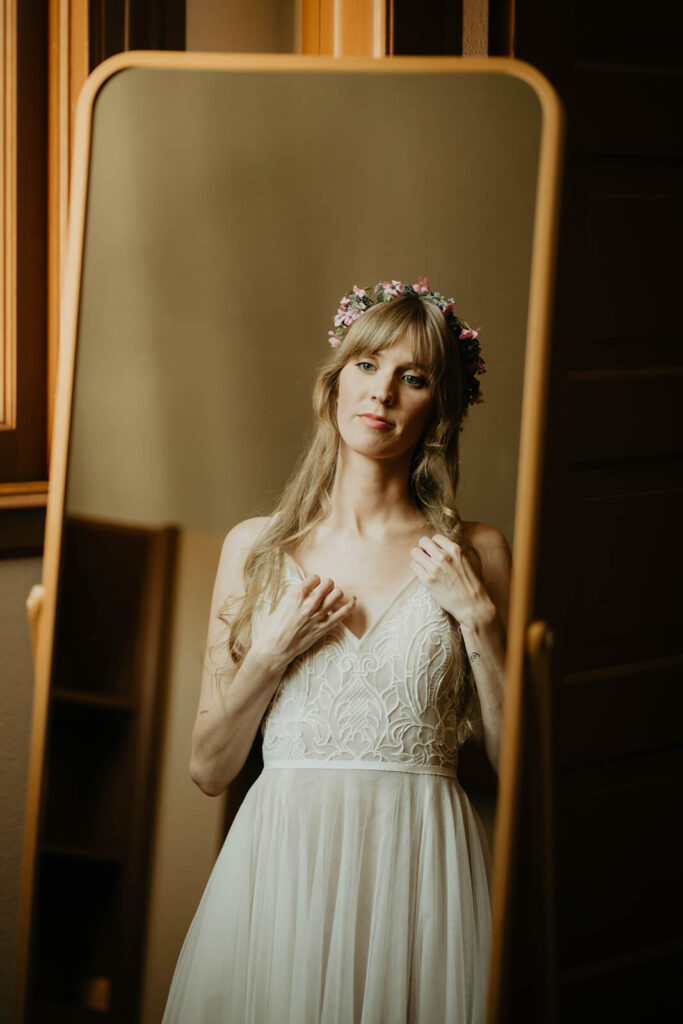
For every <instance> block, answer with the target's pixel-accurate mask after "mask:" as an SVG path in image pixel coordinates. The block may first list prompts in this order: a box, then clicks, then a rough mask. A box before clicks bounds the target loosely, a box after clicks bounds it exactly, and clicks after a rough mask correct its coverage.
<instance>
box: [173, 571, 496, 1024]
mask: <svg viewBox="0 0 683 1024" xmlns="http://www.w3.org/2000/svg"><path fill="white" fill-rule="evenodd" d="M303 575H304V574H303V571H302V570H301V568H300V567H299V566H298V564H297V563H296V562H295V561H294V560H293V559H292V558H291V557H290V556H287V561H286V563H285V581H286V583H287V584H291V583H300V582H301V580H302V578H303ZM255 614H256V616H258V614H259V610H258V608H257V611H256V613H255ZM461 671H463V668H462V662H461V655H460V636H459V628H458V626H457V625H456V624H455V623H454V621H453V620H452V619H451V617H450V616H449V615H448V614H447V613H446V612H444V611H443V609H442V608H441V607H440V605H439V604H438V603H437V602H436V601H435V599H434V598H433V597H432V595H431V594H430V592H429V590H428V589H427V588H426V587H425V586H424V585H423V584H422V583H421V582H420V581H419V580H418V579H417V578H416V577H413V578H412V579H411V580H410V581H409V582H408V583H406V584H405V585H404V586H403V587H402V588H401V590H399V591H398V593H396V594H395V595H394V597H393V599H392V600H391V602H390V604H389V605H388V607H387V608H385V610H384V612H383V614H382V615H381V617H380V618H379V619H377V620H376V621H375V622H374V623H373V624H372V626H371V627H370V628H369V629H368V630H367V631H366V633H365V634H364V635H363V636H362V637H361V638H360V639H359V638H357V637H356V636H355V635H354V634H353V633H352V632H351V631H350V630H349V629H348V628H347V627H346V626H345V625H343V623H338V624H337V625H336V626H334V627H333V628H332V629H331V630H330V631H329V633H328V634H327V635H326V636H325V637H324V638H323V639H322V640H321V641H319V643H317V644H316V645H314V647H312V648H310V649H309V650H308V651H305V652H304V653H303V654H301V655H300V656H299V657H298V658H296V659H295V660H294V661H293V662H292V663H291V664H290V665H289V667H288V669H287V671H286V673H285V675H284V676H283V678H282V680H281V682H280V685H279V687H278V690H277V691H276V693H275V696H274V698H273V700H272V702H271V704H270V707H269V709H268V711H267V712H266V715H265V716H264V719H263V723H262V726H261V729H262V734H263V763H264V767H263V772H262V773H261V774H260V775H259V777H258V779H257V780H256V782H255V783H254V785H253V786H252V787H251V789H250V790H249V792H248V793H247V795H246V797H245V799H244V801H243V803H242V805H241V807H240V809H239V811H238V813H237V816H236V817H235V820H234V822H233V824H232V827H231V829H230V831H229V833H228V835H227V837H226V840H225V843H224V845H223V848H222V850H221V853H220V854H219V856H218V859H217V861H216V864H215V866H214V869H213V871H212V873H211V877H210V879H209V881H208V884H207V886H206V890H205V892H204V895H203V897H202V900H201V903H200V904H199V908H198V910H197V913H196V915H195V917H194V920H193V922H192V925H191V927H190V929H189V932H188V934H187V937H186V939H185V943H184V945H183V948H182V951H181V953H180V958H179V960H178V964H177V967H176V971H175V975H174V978H173V983H172V985H171V989H170V993H169V997H168V1003H167V1006H166V1012H165V1014H164V1018H163V1024H219V1022H220V1024H402V1022H403V1024H480V1022H482V1021H483V1020H484V1013H485V998H486V976H487V969H488V956H489V944H490V931H491V915H490V902H489V873H490V858H489V850H488V846H487V840H486V837H485V834H484V830H483V826H482V824H481V821H480V819H479V817H478V815H477V813H476V811H475V810H474V808H473V807H472V805H471V803H470V802H469V800H468V798H467V796H466V794H465V792H464V790H463V789H462V788H461V786H460V784H459V782H458V779H457V774H456V767H457V759H458V747H457V739H456V724H457V723H456V714H455V700H454V697H453V693H454V683H455V682H456V680H457V678H458V673H459V672H461Z"/></svg>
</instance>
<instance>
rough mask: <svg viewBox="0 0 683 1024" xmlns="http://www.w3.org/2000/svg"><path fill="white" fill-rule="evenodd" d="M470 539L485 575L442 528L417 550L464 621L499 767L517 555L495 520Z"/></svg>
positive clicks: (448, 606) (489, 745)
mask: <svg viewBox="0 0 683 1024" xmlns="http://www.w3.org/2000/svg"><path fill="white" fill-rule="evenodd" d="M470 540H471V542H472V544H473V545H474V547H475V548H476V550H477V552H478V553H479V555H480V557H481V569H482V578H481V579H480V578H479V576H477V574H476V572H475V571H474V568H473V566H472V565H471V563H470V561H469V559H467V558H466V557H465V555H464V554H463V552H462V549H461V548H460V546H459V545H458V544H456V543H454V542H453V541H451V540H449V539H448V538H446V537H443V536H442V535H441V534H438V533H437V534H434V536H433V537H422V538H421V540H420V542H419V546H418V547H416V548H413V550H412V552H411V554H412V556H413V567H414V569H415V572H416V575H417V576H418V578H419V579H421V580H422V582H423V583H424V584H425V585H426V586H427V587H429V589H430V590H431V591H432V593H433V594H434V596H435V598H436V599H437V600H438V601H439V603H440V604H441V606H442V608H444V609H445V610H446V611H447V612H449V614H450V615H452V616H453V618H454V619H455V620H456V622H458V623H459V624H460V628H461V631H462V637H463V642H464V644H465V648H466V651H467V656H468V658H469V660H470V664H471V665H472V675H473V677H474V683H475V686H476V688H477V695H478V697H479V703H480V706H481V716H482V725H483V730H484V746H485V749H486V753H487V755H488V758H489V761H490V762H491V764H492V766H493V768H494V769H495V770H496V771H497V770H498V760H499V754H500V736H501V729H502V719H503V699H504V692H505V647H506V629H507V617H508V602H509V593H510V574H511V565H512V559H511V554H510V548H509V546H508V543H507V541H506V539H505V537H504V535H503V534H502V533H501V532H500V531H499V530H496V529H495V528H494V527H492V526H485V525H484V524H483V523H475V524H473V528H472V530H471V534H470Z"/></svg>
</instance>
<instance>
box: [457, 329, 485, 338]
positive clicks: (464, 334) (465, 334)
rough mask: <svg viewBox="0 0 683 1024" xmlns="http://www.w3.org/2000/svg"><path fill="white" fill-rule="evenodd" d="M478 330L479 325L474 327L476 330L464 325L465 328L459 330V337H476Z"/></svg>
mask: <svg viewBox="0 0 683 1024" xmlns="http://www.w3.org/2000/svg"><path fill="white" fill-rule="evenodd" d="M480 330H481V327H478V328H477V329H476V331H471V330H470V329H469V327H466V328H465V330H463V331H461V332H460V337H461V338H478V337H479V331H480Z"/></svg>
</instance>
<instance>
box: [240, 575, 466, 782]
mask: <svg viewBox="0 0 683 1024" xmlns="http://www.w3.org/2000/svg"><path fill="white" fill-rule="evenodd" d="M284 574H285V575H284V582H285V585H289V584H290V583H300V582H301V579H302V577H303V572H302V570H301V569H300V567H299V566H298V565H297V563H296V562H294V560H293V559H290V558H289V557H288V559H287V560H286V562H285V566H284ZM262 613H263V612H262V607H261V608H259V607H258V606H257V608H256V610H255V613H254V615H255V621H258V616H259V615H260V614H262ZM462 671H463V661H462V655H461V646H460V628H459V626H457V624H456V623H455V622H454V621H453V619H452V618H451V617H450V616H449V615H448V614H447V613H446V612H445V611H444V610H443V609H442V608H441V606H440V605H439V604H438V602H437V601H436V600H435V599H434V598H433V597H432V595H431V594H430V592H429V590H428V589H427V588H426V587H425V586H424V585H423V584H422V583H421V582H420V581H419V580H418V579H417V578H416V577H413V579H412V580H410V581H409V583H407V584H406V585H404V586H403V587H402V588H401V590H400V591H398V593H397V594H395V596H394V598H393V599H392V600H391V602H390V603H389V605H388V606H387V607H386V608H385V610H384V612H383V613H382V615H381V616H380V617H379V618H378V619H376V620H375V621H374V622H373V623H372V625H371V626H370V627H369V629H367V630H366V632H365V633H364V634H363V636H362V637H360V638H358V637H356V636H355V635H354V634H353V633H352V632H351V631H350V630H349V629H348V628H347V627H346V626H345V625H344V624H343V623H338V624H337V625H336V626H334V627H332V629H331V630H330V632H329V633H327V634H326V636H324V637H323V638H322V639H321V640H320V641H319V642H318V643H317V644H315V645H314V646H313V647H310V648H309V649H308V650H307V651H304V652H303V654H301V655H299V657H298V658H295V659H294V661H292V663H291V664H290V665H289V666H288V668H287V671H286V672H285V674H284V676H283V677H282V679H281V681H280V685H279V686H278V689H277V691H276V692H275V694H274V696H273V699H272V701H271V703H270V705H269V707H268V709H267V711H266V714H265V716H264V718H263V721H262V723H261V732H262V735H263V763H264V769H267V768H275V767H288V766H289V767H297V766H303V767H317V768H322V767H330V768H332V767H337V768H343V767H348V768H351V767H358V768H383V769H388V770H403V771H414V772H428V773H432V774H437V775H448V776H452V777H456V778H457V760H458V740H457V726H458V716H457V707H458V687H459V686H460V685H461V684H462V678H461V674H462Z"/></svg>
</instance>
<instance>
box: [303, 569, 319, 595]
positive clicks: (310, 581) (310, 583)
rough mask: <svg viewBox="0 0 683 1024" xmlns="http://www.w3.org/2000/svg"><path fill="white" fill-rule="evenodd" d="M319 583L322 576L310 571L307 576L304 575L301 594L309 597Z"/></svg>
mask: <svg viewBox="0 0 683 1024" xmlns="http://www.w3.org/2000/svg"><path fill="white" fill-rule="evenodd" d="M319 583H320V577H319V576H318V575H317V573H314V572H309V573H308V575H307V576H304V579H303V581H302V582H301V584H300V586H301V591H300V592H301V595H302V596H303V597H308V595H309V594H310V593H311V591H313V590H314V589H315V588H316V587H317V586H318V584H319Z"/></svg>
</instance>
